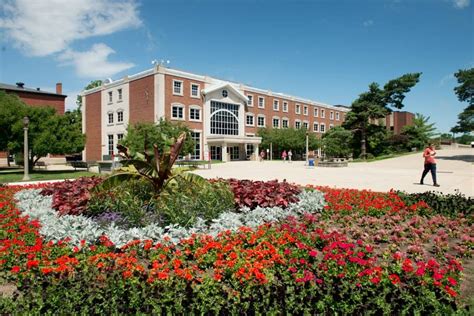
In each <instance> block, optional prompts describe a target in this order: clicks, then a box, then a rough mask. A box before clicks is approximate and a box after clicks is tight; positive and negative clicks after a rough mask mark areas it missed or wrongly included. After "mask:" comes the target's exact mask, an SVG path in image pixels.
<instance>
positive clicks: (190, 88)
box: [173, 82, 201, 99]
mask: <svg viewBox="0 0 474 316" xmlns="http://www.w3.org/2000/svg"><path fill="white" fill-rule="evenodd" d="M193 86H197V95H193ZM173 90H174V83H173ZM200 93H201V85H200V84H199V83H195V82H191V84H190V85H189V96H190V97H191V98H195V99H200V96H199V94H200Z"/></svg>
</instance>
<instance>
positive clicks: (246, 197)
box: [220, 179, 301, 209]
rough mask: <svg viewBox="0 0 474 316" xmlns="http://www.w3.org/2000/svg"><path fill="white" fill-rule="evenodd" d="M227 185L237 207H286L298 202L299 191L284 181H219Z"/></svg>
mask: <svg viewBox="0 0 474 316" xmlns="http://www.w3.org/2000/svg"><path fill="white" fill-rule="evenodd" d="M220 181H226V182H227V183H229V185H230V187H231V188H232V192H233V193H234V201H235V204H236V205H237V207H239V208H240V207H244V206H247V207H250V208H251V209H253V208H256V207H257V206H260V207H273V206H280V207H287V206H288V204H290V203H295V202H298V198H297V195H298V193H300V192H301V190H300V189H299V188H298V187H297V186H296V185H293V184H289V183H288V182H286V181H283V182H278V181H277V180H273V181H266V182H264V181H251V180H237V179H228V180H220Z"/></svg>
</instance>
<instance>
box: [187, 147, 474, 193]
mask: <svg viewBox="0 0 474 316" xmlns="http://www.w3.org/2000/svg"><path fill="white" fill-rule="evenodd" d="M437 169H438V173H437V176H438V183H439V184H440V185H441V186H440V187H438V188H437V187H433V186H432V183H433V182H432V179H431V174H428V175H427V176H426V178H425V181H424V182H425V185H419V184H418V183H419V181H420V178H421V172H422V171H423V157H422V154H421V153H420V152H418V153H414V154H410V155H406V156H402V157H398V158H391V159H385V160H380V161H376V162H368V163H362V162H360V163H350V164H349V167H347V168H322V167H315V168H311V169H310V168H308V167H306V166H305V165H304V162H303V161H297V162H292V163H288V162H286V163H284V162H282V161H264V162H254V161H236V162H228V163H223V164H216V165H212V168H211V169H210V170H207V169H203V170H198V171H195V173H197V174H199V175H201V176H203V177H206V178H217V177H220V178H237V179H250V180H272V179H278V180H283V179H286V180H287V181H288V182H293V183H298V184H303V185H304V184H313V185H323V186H330V187H337V188H354V189H370V190H373V191H383V192H386V191H389V190H390V189H396V190H403V191H406V192H410V193H414V192H425V191H439V192H443V193H455V191H456V190H459V191H460V192H461V193H463V194H466V195H468V196H474V149H472V148H459V149H444V150H439V151H437Z"/></svg>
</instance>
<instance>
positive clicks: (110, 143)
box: [107, 135, 114, 156]
mask: <svg viewBox="0 0 474 316" xmlns="http://www.w3.org/2000/svg"><path fill="white" fill-rule="evenodd" d="M107 137H108V142H107V144H108V152H109V156H112V155H113V154H114V135H107Z"/></svg>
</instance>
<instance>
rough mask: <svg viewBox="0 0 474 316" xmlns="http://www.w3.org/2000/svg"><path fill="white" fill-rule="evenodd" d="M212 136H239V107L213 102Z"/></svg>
mask: <svg viewBox="0 0 474 316" xmlns="http://www.w3.org/2000/svg"><path fill="white" fill-rule="evenodd" d="M210 121H211V134H213V135H239V105H238V104H231V103H223V102H218V101H211V120H210Z"/></svg>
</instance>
